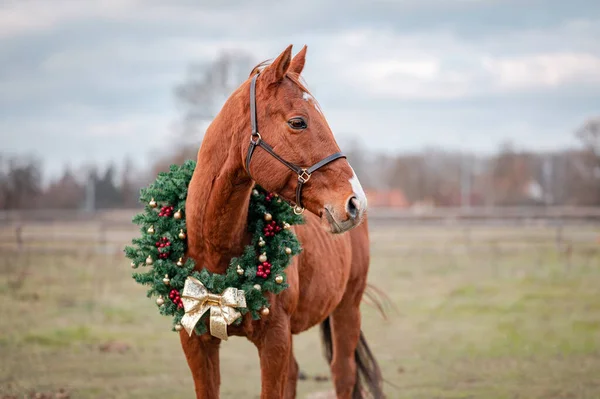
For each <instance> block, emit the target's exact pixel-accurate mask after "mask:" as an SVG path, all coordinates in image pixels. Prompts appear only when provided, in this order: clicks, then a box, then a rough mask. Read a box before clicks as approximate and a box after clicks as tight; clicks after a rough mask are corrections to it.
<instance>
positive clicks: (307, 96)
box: [302, 92, 323, 115]
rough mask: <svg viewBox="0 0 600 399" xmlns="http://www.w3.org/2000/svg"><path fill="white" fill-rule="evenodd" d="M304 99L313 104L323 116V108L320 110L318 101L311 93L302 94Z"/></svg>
mask: <svg viewBox="0 0 600 399" xmlns="http://www.w3.org/2000/svg"><path fill="white" fill-rule="evenodd" d="M302 98H303V99H304V101H308V102H312V104H313V106H314V107H315V109H316V110H317V112H318V113H320V114H321V115H323V112H321V108H319V105H318V104H317V101H316V100H315V98H314V97H313V96H312V95H311V94H310V93H307V92H304V94H302Z"/></svg>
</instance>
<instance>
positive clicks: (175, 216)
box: [173, 209, 181, 220]
mask: <svg viewBox="0 0 600 399" xmlns="http://www.w3.org/2000/svg"><path fill="white" fill-rule="evenodd" d="M173 217H174V218H175V219H177V220H179V219H181V209H179V210H178V211H177V212H175V214H174V215H173Z"/></svg>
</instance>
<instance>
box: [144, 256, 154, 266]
mask: <svg viewBox="0 0 600 399" xmlns="http://www.w3.org/2000/svg"><path fill="white" fill-rule="evenodd" d="M153 263H154V261H153V260H152V257H151V256H150V255H148V257H147V258H146V264H147V265H151V264H153Z"/></svg>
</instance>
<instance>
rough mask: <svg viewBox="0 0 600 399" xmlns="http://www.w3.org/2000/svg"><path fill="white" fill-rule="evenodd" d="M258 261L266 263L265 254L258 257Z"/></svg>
mask: <svg viewBox="0 0 600 399" xmlns="http://www.w3.org/2000/svg"><path fill="white" fill-rule="evenodd" d="M258 261H259V262H260V263H262V262H266V261H267V254H266V253H265V252H263V253H262V254H261V255H260V256H259V257H258Z"/></svg>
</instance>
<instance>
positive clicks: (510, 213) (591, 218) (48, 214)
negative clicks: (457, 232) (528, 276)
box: [0, 206, 600, 229]
mask: <svg viewBox="0 0 600 399" xmlns="http://www.w3.org/2000/svg"><path fill="white" fill-rule="evenodd" d="M138 212H140V209H118V210H114V209H113V210H100V211H96V212H85V211H80V210H47V209H32V210H27V211H0V226H2V225H11V224H18V223H26V222H36V223H56V222H78V223H85V222H93V223H100V224H106V225H110V226H111V228H125V229H126V228H130V227H131V218H132V217H133V216H134V215H135V214H136V213H138ZM369 220H370V221H371V222H374V223H381V222H385V223H441V224H447V223H484V224H486V223H489V224H496V223H514V224H523V223H531V222H535V223H539V222H542V223H543V222H547V223H556V222H562V223H586V224H589V223H593V224H600V207H564V206H561V207H468V208H406V209H396V208H370V209H369Z"/></svg>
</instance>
